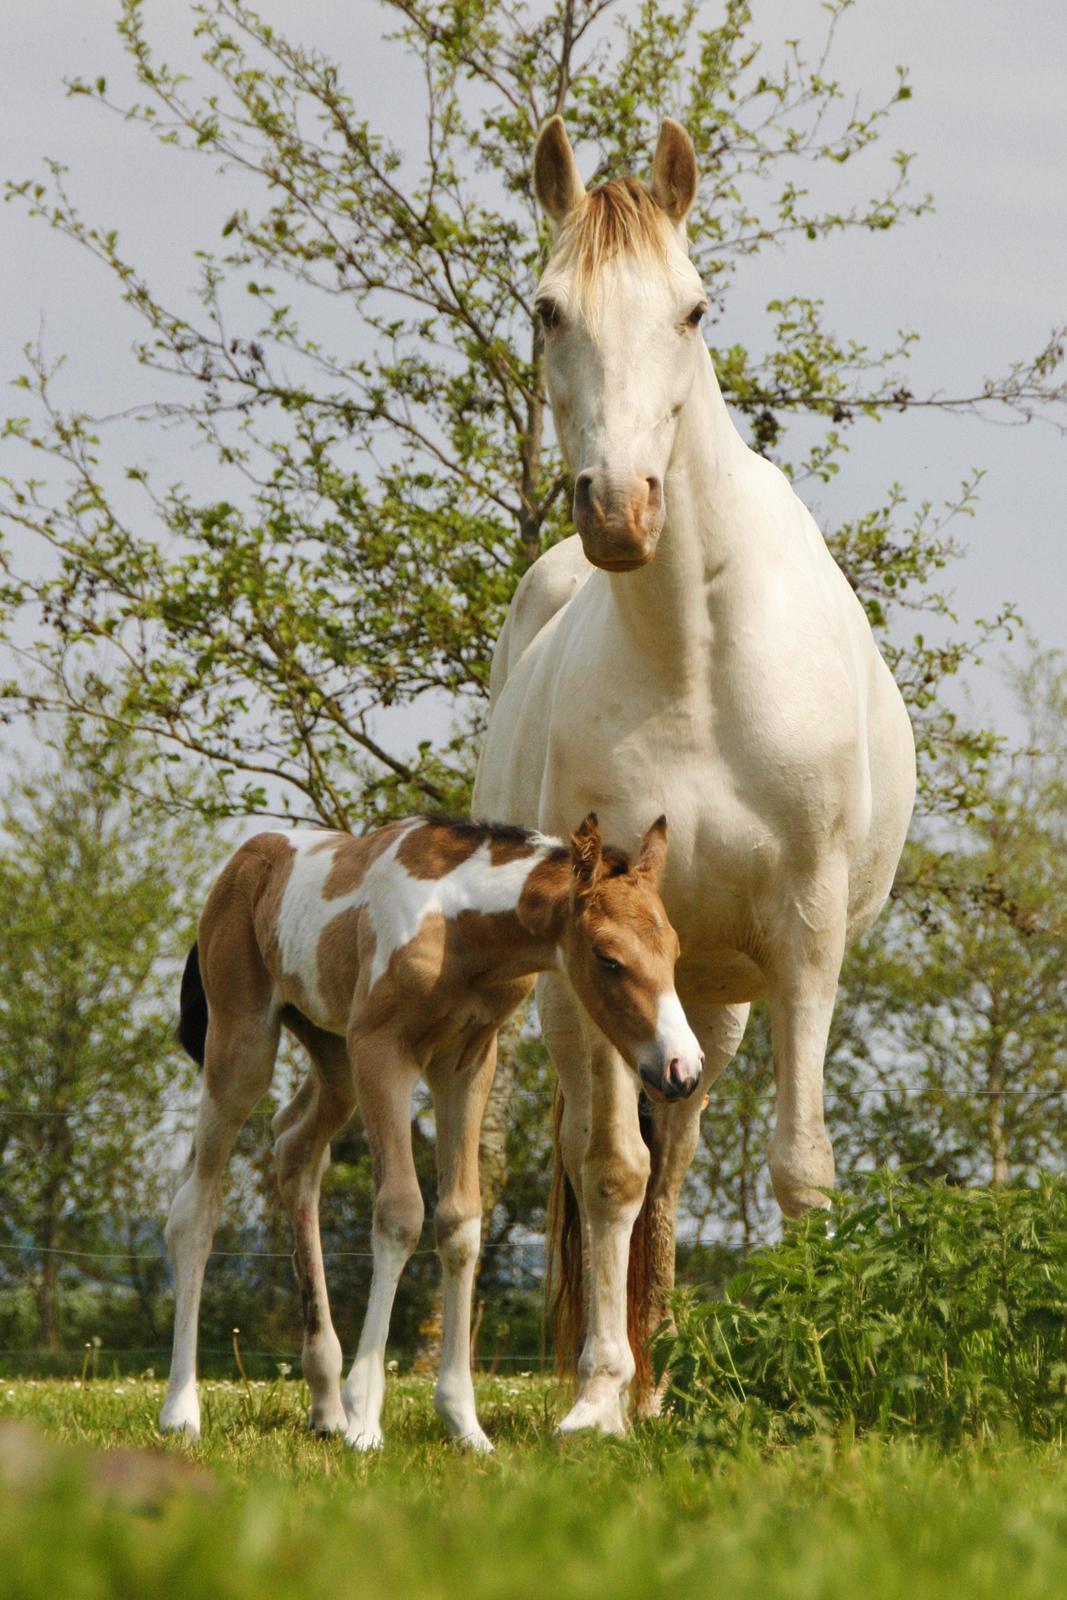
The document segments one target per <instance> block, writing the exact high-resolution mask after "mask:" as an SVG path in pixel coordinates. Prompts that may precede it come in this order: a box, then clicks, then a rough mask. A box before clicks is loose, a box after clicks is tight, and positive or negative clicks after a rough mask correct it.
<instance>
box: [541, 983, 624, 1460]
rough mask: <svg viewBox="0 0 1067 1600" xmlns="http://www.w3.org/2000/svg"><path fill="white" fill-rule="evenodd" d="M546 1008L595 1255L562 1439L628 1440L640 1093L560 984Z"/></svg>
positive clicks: (572, 1160) (585, 1229)
mask: <svg viewBox="0 0 1067 1600" xmlns="http://www.w3.org/2000/svg"><path fill="white" fill-rule="evenodd" d="M538 1007H539V1010H540V1013H541V1020H542V1027H543V1029H544V1034H545V1041H546V1043H547V1045H548V1048H549V1050H550V1052H551V1054H552V1059H553V1061H554V1062H555V1065H556V1070H557V1071H558V1073H559V1078H560V1086H561V1088H562V1090H563V1095H564V1120H563V1128H562V1130H561V1133H562V1144H563V1151H564V1159H565V1164H566V1165H567V1168H568V1175H569V1176H570V1177H571V1181H572V1184H573V1185H574V1189H575V1194H576V1197H577V1200H578V1205H579V1209H580V1212H581V1218H582V1237H583V1241H584V1242H585V1243H586V1245H587V1249H588V1259H587V1268H588V1270H587V1272H586V1274H585V1281H586V1284H587V1289H586V1337H585V1344H584V1346H583V1349H582V1353H581V1356H580V1357H579V1360H578V1396H577V1399H576V1400H575V1403H574V1405H573V1406H572V1407H571V1409H570V1411H569V1412H568V1413H567V1415H566V1416H565V1417H564V1419H563V1421H562V1422H561V1423H560V1432H561V1433H574V1432H577V1431H578V1430H579V1429H582V1428H596V1429H598V1430H599V1431H600V1432H602V1433H622V1432H623V1430H624V1428H625V1426H626V1410H627V1404H628V1394H627V1391H628V1388H629V1384H630V1380H631V1379H632V1378H633V1375H634V1359H633V1353H632V1352H631V1350H630V1341H629V1337H628V1335H627V1318H626V1279H627V1272H628V1268H629V1256H630V1234H631V1233H632V1231H633V1225H634V1222H635V1220H636V1218H637V1215H638V1213H639V1212H640V1210H641V1203H642V1201H643V1199H644V1194H645V1186H646V1184H647V1181H648V1172H649V1156H648V1149H647V1147H646V1145H645V1142H644V1140H643V1139H642V1137H641V1129H640V1125H639V1123H638V1118H637V1089H636V1086H635V1084H634V1081H633V1075H632V1074H631V1073H630V1071H629V1069H628V1068H627V1066H626V1064H625V1062H624V1061H623V1060H622V1057H621V1056H620V1055H619V1054H618V1052H617V1051H615V1050H614V1049H613V1048H612V1046H611V1045H610V1044H609V1043H608V1041H607V1039H605V1038H604V1036H603V1035H602V1034H600V1033H599V1032H594V1030H593V1028H592V1024H587V1023H585V1021H584V1019H583V1018H582V1017H581V1013H580V1012H579V1011H578V1008H577V1002H576V1001H575V1000H574V998H573V996H571V995H570V993H569V992H568V991H567V990H566V989H565V987H564V985H563V983H562V981H561V980H559V979H550V980H545V981H543V983H542V985H541V987H540V988H539V990H538ZM579 1044H581V1047H582V1049H581V1052H580V1051H579V1048H578V1046H579ZM579 1151H580V1152H581V1154H580V1157H579ZM575 1177H577V1179H578V1181H577V1182H576V1183H575V1182H574V1179H575Z"/></svg>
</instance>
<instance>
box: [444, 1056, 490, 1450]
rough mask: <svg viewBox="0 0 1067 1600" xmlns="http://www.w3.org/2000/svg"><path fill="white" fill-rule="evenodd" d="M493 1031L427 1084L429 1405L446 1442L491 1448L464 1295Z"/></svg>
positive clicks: (475, 1230)
mask: <svg viewBox="0 0 1067 1600" xmlns="http://www.w3.org/2000/svg"><path fill="white" fill-rule="evenodd" d="M496 1044H497V1036H496V1030H495V1029H493V1030H491V1031H490V1032H489V1033H488V1034H487V1035H480V1036H479V1037H477V1038H476V1039H474V1040H473V1041H472V1043H471V1045H470V1047H469V1050H468V1051H467V1054H466V1060H465V1061H461V1062H460V1063H459V1070H458V1071H457V1069H456V1063H454V1062H453V1061H451V1060H450V1061H448V1062H447V1063H444V1064H443V1065H442V1067H441V1069H440V1071H439V1072H436V1073H435V1074H434V1075H433V1077H432V1078H431V1080H430V1087H431V1089H432V1090H433V1100H434V1114H435V1117H436V1122H437V1170H438V1200H437V1209H436V1211H435V1213H434V1236H435V1239H436V1243H437V1253H438V1255H439V1256H440V1257H441V1267H442V1271H443V1274H444V1339H443V1342H442V1348H441V1370H440V1373H439V1375H438V1379H437V1387H436V1389H435V1391H434V1406H435V1408H436V1410H437V1415H438V1416H439V1417H440V1418H441V1420H442V1421H443V1422H444V1424H445V1426H446V1427H447V1428H448V1430H449V1432H450V1433H451V1435H452V1437H453V1438H454V1439H457V1440H458V1441H459V1442H460V1443H461V1444H464V1445H467V1446H468V1447H469V1448H470V1449H473V1450H491V1449H492V1448H493V1447H492V1445H491V1444H490V1443H489V1440H488V1439H487V1438H486V1436H485V1434H484V1433H483V1432H482V1428H481V1424H480V1423H479V1421H478V1417H477V1413H476V1411H475V1406H474V1384H473V1381H472V1379H471V1296H472V1293H473V1290H474V1273H475V1269H476V1267H477V1265H478V1250H479V1246H480V1244H481V1231H482V1196H481V1187H480V1184H479V1181H478V1137H479V1133H480V1131H481V1126H482V1113H483V1112H484V1110H485V1102H486V1100H487V1099H488V1096H489V1090H490V1088H491V1087H492V1083H493V1074H494V1072H495V1071H496Z"/></svg>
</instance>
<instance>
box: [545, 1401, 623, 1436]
mask: <svg viewBox="0 0 1067 1600" xmlns="http://www.w3.org/2000/svg"><path fill="white" fill-rule="evenodd" d="M556 1432H557V1433H562V1434H568V1433H587V1432H593V1433H610V1434H620V1433H625V1432H626V1418H625V1417H624V1416H623V1412H622V1405H621V1403H620V1402H619V1401H618V1400H615V1401H614V1402H611V1403H605V1402H604V1401H592V1400H581V1399H580V1400H577V1401H576V1402H575V1404H574V1405H573V1406H572V1407H571V1409H570V1410H569V1411H568V1412H567V1415H566V1416H565V1417H564V1418H563V1421H562V1422H561V1423H560V1424H559V1427H558V1428H557V1429H556Z"/></svg>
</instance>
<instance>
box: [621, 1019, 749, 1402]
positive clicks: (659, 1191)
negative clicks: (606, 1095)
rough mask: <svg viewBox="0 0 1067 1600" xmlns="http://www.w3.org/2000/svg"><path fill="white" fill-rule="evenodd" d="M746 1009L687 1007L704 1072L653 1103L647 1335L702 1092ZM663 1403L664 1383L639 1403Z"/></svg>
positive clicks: (669, 1269) (668, 1260) (661, 1309)
mask: <svg viewBox="0 0 1067 1600" xmlns="http://www.w3.org/2000/svg"><path fill="white" fill-rule="evenodd" d="M683 992H684V991H683ZM684 1006H685V1002H684V1000H683V1007H684ZM748 1012H749V1008H748V1006H747V1005H733V1006H722V1005H717V1006H711V1007H707V1008H705V1009H704V1010H701V1009H699V1008H698V1007H688V1008H686V1017H687V1018H688V1020H689V1025H690V1027H691V1028H692V1030H693V1032H694V1033H695V1034H696V1036H697V1039H698V1040H699V1041H700V1047H701V1049H702V1050H703V1052H704V1071H703V1074H702V1075H701V1080H700V1087H699V1088H698V1089H697V1091H696V1092H695V1093H694V1094H692V1095H690V1097H689V1099H688V1100H680V1101H677V1102H676V1103H675V1104H674V1105H668V1106H662V1105H653V1106H652V1107H651V1108H650V1125H649V1145H650V1148H651V1153H652V1170H651V1173H650V1175H649V1180H648V1208H649V1234H650V1240H649V1243H650V1253H651V1258H652V1259H651V1264H650V1277H651V1280H652V1297H651V1303H650V1304H649V1306H648V1308H647V1322H646V1334H648V1335H651V1334H652V1333H654V1332H655V1330H656V1329H657V1328H658V1327H659V1326H660V1324H661V1323H663V1322H665V1321H667V1320H668V1319H669V1316H670V1297H671V1292H672V1290H673V1289H674V1269H675V1253H676V1244H675V1230H676V1227H677V1222H678V1200H679V1197H680V1195H681V1190H682V1184H683V1182H684V1180H685V1175H686V1173H687V1172H688V1171H689V1168H690V1166H691V1164H692V1161H693V1156H694V1154H695V1153H696V1147H697V1140H698V1138H699V1133H700V1113H701V1111H702V1109H703V1105H704V1096H705V1095H706V1094H707V1093H708V1091H709V1089H710V1088H711V1086H712V1084H713V1083H714V1082H715V1080H716V1079H717V1078H718V1077H719V1075H720V1073H721V1072H723V1071H724V1069H725V1068H726V1067H727V1066H728V1065H729V1063H730V1062H731V1061H732V1059H733V1057H734V1055H735V1054H736V1052H737V1048H738V1046H739V1045H740V1043H741V1039H742V1037H743V1035H744V1031H745V1024H746V1022H747V1021H748ZM662 1402H663V1385H662V1384H661V1385H659V1386H657V1387H656V1388H655V1389H653V1390H652V1391H651V1393H650V1394H649V1395H648V1397H647V1399H646V1400H645V1401H643V1403H642V1405H641V1408H640V1409H641V1415H642V1416H646V1417H648V1416H658V1414H659V1411H660V1408H661V1405H662Z"/></svg>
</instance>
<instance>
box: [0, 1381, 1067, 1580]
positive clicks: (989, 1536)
mask: <svg viewBox="0 0 1067 1600" xmlns="http://www.w3.org/2000/svg"><path fill="white" fill-rule="evenodd" d="M161 1397H162V1385H161V1384H160V1383H159V1382H155V1381H151V1380H143V1379H127V1380H114V1381H112V1380H108V1379H105V1378H98V1379H96V1380H95V1381H90V1382H88V1383H85V1384H80V1385H79V1384H76V1383H73V1382H70V1381H63V1382H32V1381H12V1382H6V1383H4V1384H3V1386H2V1388H0V1417H2V1418H4V1419H17V1418H23V1419H26V1420H27V1421H28V1422H31V1423H32V1424H34V1425H35V1427H36V1428H37V1429H39V1430H41V1431H42V1433H43V1434H44V1435H46V1436H47V1439H48V1441H57V1442H56V1443H55V1444H52V1443H51V1442H48V1443H46V1442H45V1440H44V1439H43V1438H39V1437H37V1436H36V1435H34V1434H33V1433H30V1432H29V1431H28V1430H27V1431H25V1432H24V1431H21V1430H19V1429H18V1428H16V1427H13V1426H11V1424H10V1422H9V1423H8V1425H7V1426H6V1427H0V1472H2V1473H3V1476H4V1479H5V1484H4V1492H3V1494H2V1497H0V1594H2V1595H3V1596H4V1597H5V1600H21V1597H24V1596H25V1597H27V1600H30V1597H32V1600H44V1597H46V1596H47V1597H49V1600H51V1597H60V1600H97V1597H104V1596H109V1597H110V1596H116V1597H118V1596H122V1597H123V1600H133V1597H137V1600H141V1597H146V1596H166V1597H168V1600H184V1597H186V1596H188V1597H189V1600H193V1597H194V1596H195V1597H196V1600H205V1597H215V1596H219V1597H223V1600H229V1597H234V1600H238V1597H239V1600H245V1597H249V1600H251V1597H252V1596H256V1597H263V1596H271V1597H275V1596H277V1597H280V1600H288V1597H290V1596H292V1597H294V1600H295V1597H297V1596H300V1597H302V1600H310V1597H316V1596H320V1595H321V1596H327V1595H331V1596H332V1595H350V1596H378V1595H381V1596H389V1597H397V1600H404V1597H407V1596H419V1597H438V1596H439V1597H441V1600H447V1597H452V1596H455V1597H460V1600H482V1597H488V1596H494V1597H495V1596H505V1597H509V1600H511V1597H513V1600H527V1597H529V1600H534V1597H536V1600H546V1597H551V1600H557V1597H558V1600H569V1597H572V1596H587V1595H590V1596H591V1595H596V1596H602V1597H605V1600H629V1597H631V1596H632V1597H633V1600H638V1597H642V1600H644V1597H648V1596H658V1595H664V1596H668V1595H669V1596H671V1597H677V1596H688V1595H708V1596H718V1595H722V1596H731V1597H733V1600H737V1597H742V1596H743V1597H749V1596H751V1597H759V1600H777V1597H779V1596H781V1597H783V1600H784V1597H786V1596H788V1600H904V1597H907V1600H927V1597H930V1600H932V1597H935V1596H936V1597H938V1600H942V1597H945V1600H949V1597H951V1600H984V1597H986V1596H989V1597H990V1600H993V1597H994V1596H995V1597H996V1600H1003V1597H1004V1596H1005V1595H1010V1596H1011V1600H1029V1597H1031V1596H1033V1597H1035V1600H1036V1597H1038V1596H1040V1597H1041V1600H1047V1597H1049V1596H1054V1595H1059V1594H1065V1593H1067V1493H1065V1491H1067V1478H1065V1474H1064V1457H1063V1452H1062V1450H1060V1449H1058V1448H1056V1447H1052V1446H1047V1445H1045V1446H1035V1445H1024V1444H1021V1443H1015V1444H1013V1443H1011V1442H1002V1443H1001V1444H999V1445H997V1446H996V1447H992V1446H989V1445H985V1446H983V1447H981V1448H978V1447H975V1448H963V1449H961V1450H956V1451H954V1452H952V1453H945V1452H939V1451H937V1450H936V1449H934V1448H932V1447H930V1446H928V1445H924V1444H921V1443H917V1442H914V1441H912V1442H908V1441H896V1442H893V1443H887V1442H885V1441H882V1440H879V1439H878V1438H867V1439H865V1440H863V1441H862V1442H859V1443H857V1442H855V1441H851V1440H849V1439H848V1438H847V1437H838V1438H836V1439H830V1438H826V1439H821V1440H815V1441H812V1442H809V1443H807V1444H804V1445H798V1446H794V1447H792V1448H789V1449H777V1450H773V1451H769V1450H764V1451H763V1452H757V1451H755V1450H754V1449H753V1450H750V1451H745V1450H741V1451H738V1450H734V1451H730V1452H718V1453H716V1452H713V1451H711V1450H709V1449H708V1448H706V1447H701V1448H697V1447H694V1446H693V1445H691V1444H690V1443H688V1442H687V1437H686V1435H685V1434H684V1433H683V1432H682V1431H681V1425H680V1424H678V1423H672V1422H670V1421H662V1422H659V1423H655V1424H647V1425H644V1426H642V1427H639V1428H637V1429H636V1430H635V1431H634V1433H633V1435H632V1436H631V1437H630V1438H628V1439H626V1440H622V1441H613V1440H602V1439H579V1440H571V1441H568V1442H567V1444H566V1445H565V1446H563V1447H561V1446H560V1445H559V1444H558V1443H556V1442H555V1441H554V1440H553V1437H552V1425H553V1422H554V1420H555V1418H556V1416H557V1415H558V1414H559V1412H560V1409H561V1406H562V1404H563V1400H564V1396H563V1394H562V1393H561V1391H559V1390H558V1389H557V1388H556V1386H555V1385H553V1384H551V1383H548V1382H544V1381H542V1380H539V1379H534V1378H515V1379H505V1380H485V1381H483V1382H482V1384H481V1394H480V1402H481V1410H482V1418H483V1422H484V1423H485V1425H486V1428H487V1431H488V1432H489V1433H490V1434H491V1436H492V1437H493V1439H494V1440H495V1442H496V1445H497V1452H496V1455H495V1456H494V1457H492V1458H490V1459H475V1458H471V1457H469V1456H465V1455H463V1454H461V1453H459V1452H457V1451H456V1450H455V1449H454V1448H453V1447H451V1446H449V1445H448V1444H447V1443H446V1442H445V1441H444V1440H443V1439H442V1438H441V1434H440V1429H439V1425H438V1424H437V1422H436V1419H435V1418H434V1417H433V1413H432V1408H431V1405H430V1386H429V1383H428V1382H425V1381H420V1380H416V1379H399V1380H394V1382H393V1384H392V1386H391V1389H390V1396H389V1399H388V1401H387V1437H388V1440H389V1442H388V1445H387V1448H386V1450H385V1451H383V1452H382V1453H381V1454H380V1455H378V1456H376V1457H373V1458H370V1459H367V1458H360V1457H357V1456H355V1455H353V1454H352V1453H350V1452H348V1451H346V1450H345V1448H344V1447H343V1445H341V1443H340V1442H339V1441H336V1440H329V1441H321V1440H317V1439H313V1438H310V1437H309V1436H308V1435H307V1434H306V1433H305V1432H304V1431H303V1427H302V1423H303V1408H304V1403H305V1401H304V1390H303V1385H302V1384H300V1383H298V1382H296V1381H288V1382H282V1381H280V1380H279V1381H278V1382H277V1383H273V1384H264V1385H253V1386H251V1387H250V1388H249V1389H247V1390H246V1389H244V1388H243V1387H242V1386H240V1385H237V1384H232V1383H210V1384H206V1385H204V1399H205V1407H204V1410H205V1435H204V1438H203V1440H202V1441H201V1442H200V1443H199V1444H198V1445H196V1446H191V1447H190V1446H185V1445H183V1444H181V1443H180V1442H178V1441H175V1440H173V1439H171V1440H166V1441H164V1440H161V1439H160V1438H159V1437H158V1435H157V1434H156V1432H155V1418H156V1415H157V1412H158V1409H159V1404H160V1400H161ZM135 1449H147V1450H152V1451H155V1450H158V1451H161V1452H163V1454H164V1456H165V1457H166V1461H165V1463H164V1466H163V1468H162V1469H160V1471H159V1473H158V1474H156V1473H153V1472H152V1470H151V1464H150V1463H148V1462H147V1461H146V1459H145V1458H144V1457H142V1456H141V1455H134V1454H133V1453H132V1451H133V1450H135ZM105 1452H106V1454H105ZM157 1477H158V1478H159V1479H160V1481H155V1479H156V1478H157ZM172 1477H173V1478H174V1479H175V1480H176V1481H175V1482H173V1483H172V1482H171V1481H170V1480H171V1478H172Z"/></svg>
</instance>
